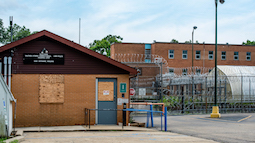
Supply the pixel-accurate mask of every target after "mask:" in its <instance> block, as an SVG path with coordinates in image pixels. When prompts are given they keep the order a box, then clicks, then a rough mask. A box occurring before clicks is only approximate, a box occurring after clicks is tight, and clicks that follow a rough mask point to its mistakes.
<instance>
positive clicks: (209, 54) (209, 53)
mask: <svg viewBox="0 0 255 143" xmlns="http://www.w3.org/2000/svg"><path fill="white" fill-rule="evenodd" d="M208 59H209V60H213V51H208Z"/></svg>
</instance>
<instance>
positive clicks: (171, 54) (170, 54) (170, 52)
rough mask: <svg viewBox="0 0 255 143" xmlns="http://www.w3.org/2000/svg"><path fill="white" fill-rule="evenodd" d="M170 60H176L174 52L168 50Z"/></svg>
mask: <svg viewBox="0 0 255 143" xmlns="http://www.w3.org/2000/svg"><path fill="white" fill-rule="evenodd" d="M171 56H173V57H171ZM168 58H169V59H174V50H168Z"/></svg>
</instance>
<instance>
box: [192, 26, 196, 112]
mask: <svg viewBox="0 0 255 143" xmlns="http://www.w3.org/2000/svg"><path fill="white" fill-rule="evenodd" d="M196 29H197V26H194V27H193V30H192V69H191V70H192V75H191V76H192V77H191V78H192V87H191V91H192V92H191V95H192V104H193V105H192V109H194V102H193V96H194V92H193V90H194V89H193V88H194V68H193V61H194V60H193V59H194V49H193V37H194V30H196Z"/></svg>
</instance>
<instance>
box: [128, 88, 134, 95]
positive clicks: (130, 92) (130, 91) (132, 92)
mask: <svg viewBox="0 0 255 143" xmlns="http://www.w3.org/2000/svg"><path fill="white" fill-rule="evenodd" d="M129 94H130V96H133V95H135V89H134V88H130V89H129Z"/></svg>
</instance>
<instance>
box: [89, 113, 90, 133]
mask: <svg viewBox="0 0 255 143" xmlns="http://www.w3.org/2000/svg"><path fill="white" fill-rule="evenodd" d="M89 129H90V109H89Z"/></svg>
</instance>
